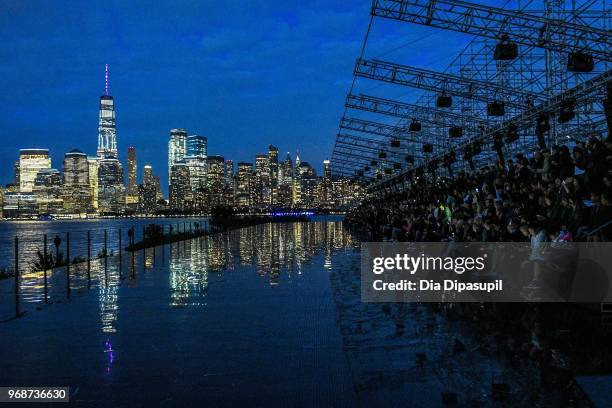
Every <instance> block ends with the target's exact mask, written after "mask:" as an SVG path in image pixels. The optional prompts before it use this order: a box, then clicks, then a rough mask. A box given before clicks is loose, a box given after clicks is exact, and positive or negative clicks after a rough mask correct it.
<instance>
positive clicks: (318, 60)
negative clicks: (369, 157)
mask: <svg viewBox="0 0 612 408" xmlns="http://www.w3.org/2000/svg"><path fill="white" fill-rule="evenodd" d="M370 6H371V4H370V1H363V2H360V3H356V4H354V3H351V4H331V5H330V4H328V3H326V2H322V1H311V2H300V3H291V2H288V3H287V2H259V3H257V2H256V3H251V5H250V6H249V10H250V12H249V13H246V14H245V13H241V11H243V8H244V5H243V3H241V2H231V1H230V2H227V3H226V4H224V5H222V6H221V5H213V4H209V3H205V2H204V3H198V4H195V3H178V4H172V6H170V5H160V6H159V7H154V8H153V7H149V8H144V9H143V7H141V6H138V5H132V4H125V3H120V2H113V1H109V2H105V3H100V4H84V3H83V4H81V3H75V4H70V6H69V8H70V10H67V8H68V5H67V4H54V3H51V2H45V1H40V2H30V1H21V2H18V3H8V2H5V3H2V4H0V33H2V35H3V38H5V41H4V43H3V46H2V47H1V49H0V51H1V52H2V54H1V55H2V56H4V57H5V58H4V61H5V63H4V64H3V68H2V73H3V78H4V83H5V89H4V92H3V93H2V94H0V103H1V104H2V106H3V107H4V108H5V109H6V112H5V115H3V117H2V118H0V134H2V135H3V139H4V140H3V142H4V146H3V149H1V150H0V162H9V163H12V162H13V161H14V160H15V156H16V155H17V154H18V149H19V148H37V147H41V148H48V149H50V152H51V157H52V160H53V162H54V163H58V162H60V161H61V160H62V155H63V152H67V151H70V150H72V149H73V148H75V147H76V148H79V149H80V150H82V151H84V152H86V153H87V154H93V153H95V151H96V148H97V144H96V142H97V141H96V138H97V135H98V129H97V123H96V122H97V118H98V113H99V112H98V106H97V101H98V99H99V97H100V96H101V95H104V94H105V78H104V68H105V64H108V65H109V84H108V88H109V94H110V95H113V96H114V98H115V108H116V130H117V143H118V150H119V157H120V159H121V161H122V162H123V163H125V160H126V148H127V147H128V146H135V147H136V148H137V149H138V150H139V161H140V162H149V163H151V165H152V166H153V168H155V169H158V171H159V172H160V174H162V173H164V172H165V171H166V170H167V169H166V168H165V167H166V157H165V155H164V154H160V152H159V150H160V149H159V146H161V145H162V144H163V145H165V144H167V132H168V130H169V129H173V128H185V129H188V131H189V132H190V133H191V134H200V135H202V136H206V137H208V144H209V146H208V148H209V150H210V151H214V152H215V154H220V155H223V156H224V157H232V158H233V159H234V160H235V161H236V162H238V161H245V160H250V158H251V157H253V156H254V155H255V154H257V153H259V152H258V151H257V150H256V148H255V147H256V146H257V145H258V144H257V143H253V140H261V141H263V143H265V144H268V143H271V144H274V145H276V146H278V147H279V149H280V151H281V152H282V154H283V155H284V153H285V152H286V151H290V152H292V154H295V152H296V151H298V150H299V152H300V154H301V155H303V156H304V157H308V159H309V161H310V162H311V163H313V165H316V168H317V171H318V172H320V171H321V164H320V163H322V161H323V160H324V159H327V158H329V156H330V154H331V150H332V147H333V141H334V136H335V134H336V133H337V130H338V122H337V118H338V116H339V115H341V113H342V104H343V101H344V97H345V92H346V87H347V86H348V84H350V81H351V79H352V72H353V67H354V61H355V60H354V56H355V54H356V53H357V52H358V51H359V49H360V47H361V42H362V40H363V36H364V33H365V32H364V30H361V29H359V30H355V27H364V26H365V25H367V21H368V12H369V8H370ZM143 13H144V14H143ZM228 13H231V14H232V15H234V16H235V18H233V19H232V20H231V21H227V19H226V18H225V16H227V15H228ZM117 15H121V16H122V17H121V18H116V16H117ZM66 18H69V19H71V20H75V21H70V22H67V21H65V19H66ZM67 23H74V24H67ZM77 27H86V29H82V28H77ZM377 34H379V35H377V36H376V38H375V39H374V40H376V41H379V40H380V42H381V47H382V49H383V50H385V51H393V50H394V49H395V48H397V40H398V39H400V41H401V42H405V43H406V44H409V43H412V42H414V41H415V40H417V39H420V38H421V37H423V36H424V35H428V37H427V38H425V39H423V40H422V41H421V43H422V44H425V45H427V44H432V45H433V44H436V41H437V39H436V36H437V37H438V39H439V35H438V34H435V35H429V32H428V31H427V29H426V28H423V29H421V28H415V29H413V30H409V31H408V32H407V31H406V30H401V29H400V28H398V27H397V26H393V25H389V26H388V27H387V26H385V28H384V29H383V30H382V33H377ZM444 37H445V41H446V43H447V44H448V46H449V47H451V46H456V47H458V48H459V47H461V46H463V45H464V44H465V43H466V39H465V37H463V36H461V35H453V34H448V33H446V34H444ZM49 38H51V40H50V41H51V42H50V43H49V42H47V39H49ZM392 40H395V41H393V42H392ZM41 44H45V46H44V47H43V46H41ZM76 50H78V51H76ZM404 51H405V53H404V54H405V55H407V57H406V58H408V57H410V58H412V59H414V60H418V61H419V64H427V65H430V66H434V67H435V66H438V67H443V66H445V65H446V64H447V63H448V61H449V59H450V58H452V56H450V55H449V57H446V56H442V58H441V56H440V52H439V51H437V50H436V49H435V47H424V48H423V49H422V50H419V52H418V54H416V55H415V54H414V53H413V51H414V47H412V46H403V47H402V48H401V49H398V50H397V51H393V53H394V55H397V54H398V53H403V52H404ZM411 52H412V53H413V55H411V56H410V55H409V54H410V53H411ZM313 81H314V82H316V83H317V86H313V83H314V82H313ZM158 144H159V145H158ZM164 150H165V149H164ZM11 179H12V169H10V168H8V167H7V166H3V168H1V169H0V182H1V183H2V184H6V183H8V182H10V181H11ZM161 184H162V190H163V191H164V192H166V193H167V177H161Z"/></svg>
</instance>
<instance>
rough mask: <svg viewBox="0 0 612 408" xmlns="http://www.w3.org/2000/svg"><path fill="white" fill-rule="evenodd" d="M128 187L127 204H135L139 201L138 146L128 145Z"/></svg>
mask: <svg viewBox="0 0 612 408" xmlns="http://www.w3.org/2000/svg"><path fill="white" fill-rule="evenodd" d="M126 164H127V189H126V194H125V195H126V197H125V201H126V204H135V203H137V202H138V181H137V170H136V169H137V161H136V148H135V147H133V146H130V147H128V151H127V163H126Z"/></svg>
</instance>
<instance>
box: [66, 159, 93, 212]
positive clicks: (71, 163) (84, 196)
mask: <svg viewBox="0 0 612 408" xmlns="http://www.w3.org/2000/svg"><path fill="white" fill-rule="evenodd" d="M62 173H63V174H64V188H63V194H62V198H63V201H64V210H65V211H66V212H68V213H72V214H75V213H86V212H88V211H89V210H90V209H91V190H90V188H89V163H88V162H87V155H86V154H85V153H83V152H81V151H80V150H77V149H74V150H71V151H70V152H68V153H66V154H65V155H64V161H63V163H62Z"/></svg>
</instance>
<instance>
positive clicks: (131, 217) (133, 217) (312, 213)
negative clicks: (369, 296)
mask: <svg viewBox="0 0 612 408" xmlns="http://www.w3.org/2000/svg"><path fill="white" fill-rule="evenodd" d="M287 214H290V215H310V216H325V215H330V216H342V215H346V212H344V211H338V212H329V213H327V212H326V213H318V212H316V211H289V212H267V213H236V214H234V215H238V216H276V215H287ZM210 217H211V215H210V214H180V215H178V214H177V215H125V216H111V215H108V216H107V215H100V216H87V217H63V216H60V217H53V218H49V219H41V218H38V217H35V218H32V217H28V218H0V222H52V221H95V220H138V219H165V218H210Z"/></svg>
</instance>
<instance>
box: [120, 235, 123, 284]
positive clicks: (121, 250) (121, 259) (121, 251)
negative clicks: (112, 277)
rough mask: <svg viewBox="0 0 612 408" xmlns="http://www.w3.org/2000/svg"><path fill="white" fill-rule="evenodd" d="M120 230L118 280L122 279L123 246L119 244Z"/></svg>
mask: <svg viewBox="0 0 612 408" xmlns="http://www.w3.org/2000/svg"><path fill="white" fill-rule="evenodd" d="M121 239H122V237H121V228H119V279H123V276H122V271H123V245H122V244H121Z"/></svg>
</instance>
